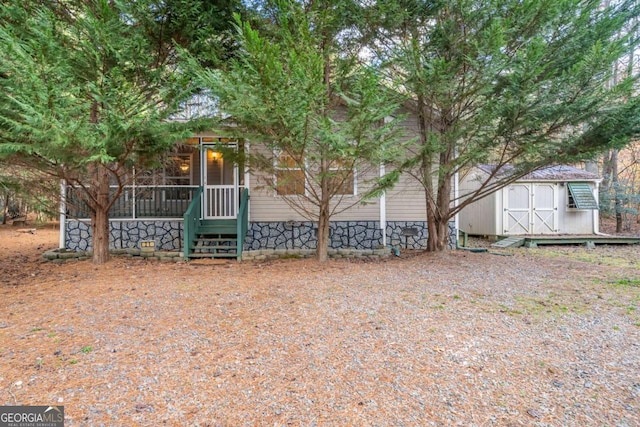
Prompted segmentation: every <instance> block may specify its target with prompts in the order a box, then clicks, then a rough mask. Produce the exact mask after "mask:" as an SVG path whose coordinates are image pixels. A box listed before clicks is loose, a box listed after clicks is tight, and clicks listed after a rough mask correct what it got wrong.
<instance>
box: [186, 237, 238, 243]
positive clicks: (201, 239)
mask: <svg viewBox="0 0 640 427" xmlns="http://www.w3.org/2000/svg"><path fill="white" fill-rule="evenodd" d="M194 242H202V243H220V242H234V243H237V242H238V239H236V238H235V237H227V238H225V237H197V238H195V239H194Z"/></svg>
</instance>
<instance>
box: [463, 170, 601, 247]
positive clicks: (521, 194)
mask: <svg viewBox="0 0 640 427" xmlns="http://www.w3.org/2000/svg"><path fill="white" fill-rule="evenodd" d="M505 169H506V172H504V173H508V170H509V168H505ZM494 170H495V166H493V165H479V166H476V167H474V168H472V170H470V171H469V173H467V174H466V175H465V176H464V177H463V178H462V179H461V181H460V190H461V194H462V195H463V197H464V194H465V193H466V194H470V193H471V192H472V191H474V190H476V189H477V188H479V186H480V185H481V184H482V183H483V182H485V181H486V180H487V179H488V178H489V176H490V174H491V172H492V171H494ZM600 181H601V179H600V177H599V176H598V175H596V174H593V173H591V172H587V171H585V170H582V169H578V168H576V167H573V166H568V165H557V166H549V167H546V168H543V169H539V170H537V171H534V172H531V173H529V174H528V175H525V176H524V177H522V178H520V179H518V180H517V181H515V182H513V183H511V184H509V185H507V186H506V187H503V188H501V189H499V190H496V191H495V192H493V193H491V194H489V195H488V196H486V197H484V198H482V199H480V200H478V201H476V202H473V203H471V204H470V205H469V206H466V207H465V208H464V209H462V211H461V212H460V215H459V228H460V230H462V231H464V232H466V233H468V234H471V235H482V236H517V235H553V234H558V235H589V234H597V233H598V221H599V215H598V213H599V212H598V185H599V183H600Z"/></svg>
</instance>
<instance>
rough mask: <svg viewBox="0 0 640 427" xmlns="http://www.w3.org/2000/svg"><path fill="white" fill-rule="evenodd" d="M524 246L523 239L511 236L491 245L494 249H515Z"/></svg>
mask: <svg viewBox="0 0 640 427" xmlns="http://www.w3.org/2000/svg"><path fill="white" fill-rule="evenodd" d="M522 245H524V237H519V236H511V237H507V238H506V239H502V240H499V241H497V242H495V243H494V244H492V245H491V246H492V247H494V248H517V247H519V246H522Z"/></svg>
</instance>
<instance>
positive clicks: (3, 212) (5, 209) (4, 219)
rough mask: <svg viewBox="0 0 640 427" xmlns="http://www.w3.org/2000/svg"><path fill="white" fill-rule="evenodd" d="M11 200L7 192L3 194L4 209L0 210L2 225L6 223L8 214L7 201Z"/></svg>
mask: <svg viewBox="0 0 640 427" xmlns="http://www.w3.org/2000/svg"><path fill="white" fill-rule="evenodd" d="M10 201H11V199H10V197H9V193H7V194H5V195H4V209H3V210H2V225H5V224H6V223H7V217H8V216H9V202H10Z"/></svg>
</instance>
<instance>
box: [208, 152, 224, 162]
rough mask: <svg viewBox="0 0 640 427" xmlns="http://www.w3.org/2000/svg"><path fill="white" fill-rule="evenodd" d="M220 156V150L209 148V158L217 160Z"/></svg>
mask: <svg viewBox="0 0 640 427" xmlns="http://www.w3.org/2000/svg"><path fill="white" fill-rule="evenodd" d="M221 158H222V153H221V152H219V151H211V150H209V160H219V159H221Z"/></svg>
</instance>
